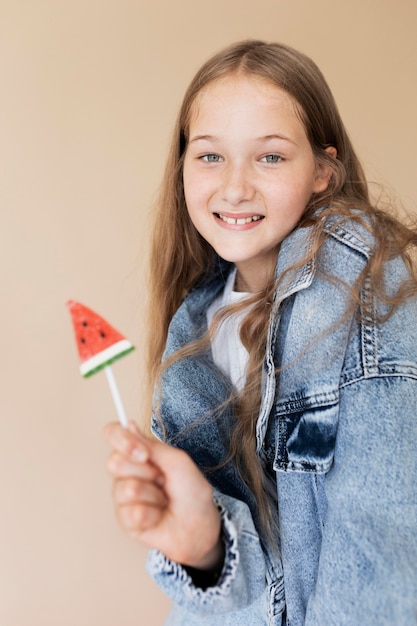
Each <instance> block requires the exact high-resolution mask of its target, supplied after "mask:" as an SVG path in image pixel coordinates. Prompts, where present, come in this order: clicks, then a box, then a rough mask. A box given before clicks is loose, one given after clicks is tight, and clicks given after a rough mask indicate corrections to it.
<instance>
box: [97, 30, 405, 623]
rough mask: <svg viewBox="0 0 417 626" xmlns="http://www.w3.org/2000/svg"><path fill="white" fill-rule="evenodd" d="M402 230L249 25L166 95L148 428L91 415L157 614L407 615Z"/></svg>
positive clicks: (313, 90) (225, 619)
mask: <svg viewBox="0 0 417 626" xmlns="http://www.w3.org/2000/svg"><path fill="white" fill-rule="evenodd" d="M416 245H417V231H416V229H415V228H414V227H411V226H405V225H404V224H402V223H401V222H400V221H398V220H397V219H396V218H394V217H393V215H391V214H389V213H388V212H385V211H382V210H380V209H378V208H377V207H375V206H374V205H373V204H372V203H371V201H370V199H369V195H368V189H367V184H366V180H365V177H364V174H363V171H362V168H361V166H360V164H359V161H358V159H357V157H356V155H355V153H354V150H353V147H352V145H351V142H350V140H349V138H348V136H347V134H346V131H345V129H344V126H343V123H342V121H341V119H340V116H339V113H338V110H337V107H336V105H335V102H334V99H333V97H332V95H331V93H330V90H329V88H328V86H327V84H326V82H325V80H324V78H323V76H322V74H321V73H320V71H319V70H318V68H317V67H316V66H315V64H314V63H313V62H312V61H311V60H310V59H308V58H307V57H305V56H304V55H303V54H301V53H299V52H297V51H295V50H293V49H291V48H289V47H288V46H284V45H281V44H266V43H263V42H258V41H247V42H241V43H238V44H236V45H233V46H231V47H229V48H227V49H226V50H224V51H222V52H220V53H219V54H217V55H216V56H215V57H213V58H212V59H210V60H209V61H208V62H207V63H206V64H205V65H204V66H203V67H202V68H201V70H200V71H199V72H198V73H197V75H196V76H195V78H194V80H193V81H192V83H191V85H190V87H189V89H188V91H187V93H186V95H185V98H184V102H183V105H182V107H181V110H180V114H179V117H178V121H177V125H176V128H175V131H174V137H173V143H172V147H171V151H170V155H169V158H168V163H167V168H166V173H165V178H164V182H163V185H162V190H161V196H160V199H159V203H158V211H157V215H156V219H155V228H154V236H153V249H152V257H151V296H152V301H151V311H150V314H151V315H150V320H151V322H150V325H149V335H150V339H149V371H150V378H151V384H152V386H153V387H154V389H155V391H154V410H153V416H152V428H153V432H154V434H155V435H156V436H157V438H158V439H159V440H157V439H153V438H148V437H145V436H144V435H143V434H142V433H141V432H140V431H139V429H138V428H137V426H136V425H135V424H133V423H131V424H130V426H129V428H128V429H126V430H124V429H122V428H120V427H119V426H117V425H115V424H112V425H109V426H108V427H107V429H106V435H107V438H108V440H109V442H110V444H111V446H112V448H113V451H112V454H111V456H110V459H109V469H110V471H111V473H112V475H113V477H114V500H115V507H116V512H117V516H118V518H119V520H120V523H121V525H122V527H123V528H124V529H125V530H126V531H127V532H128V533H129V534H131V535H132V536H133V537H135V538H136V539H137V540H139V541H140V542H142V543H143V544H145V545H146V546H148V547H149V548H151V551H150V554H149V560H148V570H149V572H150V573H151V575H152V576H153V577H154V579H155V580H156V581H157V583H158V584H159V585H160V586H161V587H162V588H163V589H164V591H165V592H166V593H167V594H168V595H169V596H170V597H171V598H172V599H173V600H174V606H173V610H172V612H171V614H170V617H169V618H168V622H167V624H171V625H183V626H193V625H196V626H197V625H198V626H203V625H205V624H207V625H212V626H217V625H221V626H234V625H243V624H244V625H246V626H258V625H259V626H261V625H265V626H266V625H276V626H282V625H286V626H302V625H305V626H313V625H314V626H330V625H332V626H343V625H349V626H350V625H351V626H357V625H358V624H362V625H369V626H374V625H375V624H378V626H383V625H384V624H387V625H388V624H389V625H394V624H396V625H399V624H404V625H406V624H415V623H417V622H416V608H417V600H416V598H417V538H416V535H417V533H416V528H417V455H416V454H415V448H416V443H417V306H416V293H417V272H416V268H415V266H414V264H413V262H412V250H413V249H415V246H416Z"/></svg>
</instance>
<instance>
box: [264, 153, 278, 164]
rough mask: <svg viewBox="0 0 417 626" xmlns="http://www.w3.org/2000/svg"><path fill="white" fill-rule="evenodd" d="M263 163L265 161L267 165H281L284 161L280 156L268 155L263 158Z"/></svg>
mask: <svg viewBox="0 0 417 626" xmlns="http://www.w3.org/2000/svg"><path fill="white" fill-rule="evenodd" d="M261 161H265V163H279V162H280V161H282V157H280V156H279V154H266V155H265V156H263V157H262V159H261Z"/></svg>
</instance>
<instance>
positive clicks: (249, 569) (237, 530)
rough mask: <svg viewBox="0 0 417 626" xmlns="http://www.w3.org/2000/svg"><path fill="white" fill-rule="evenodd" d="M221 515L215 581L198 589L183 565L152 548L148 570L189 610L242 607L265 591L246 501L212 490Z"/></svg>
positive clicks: (206, 613) (201, 612)
mask: <svg viewBox="0 0 417 626" xmlns="http://www.w3.org/2000/svg"><path fill="white" fill-rule="evenodd" d="M215 501H216V504H217V506H218V507H219V510H220V515H221V519H222V529H223V530H222V532H223V541H224V545H225V561H224V566H223V569H222V572H221V574H220V577H219V579H218V581H217V584H216V585H215V586H213V587H208V588H207V589H200V588H198V587H196V586H195V585H194V584H193V581H192V579H191V577H190V576H189V575H188V573H187V571H186V569H185V568H184V567H182V566H181V565H180V564H178V563H175V562H173V561H171V560H169V559H168V558H166V557H165V556H164V555H163V554H162V553H161V552H158V551H156V550H151V551H150V552H149V555H148V560H147V570H148V573H149V574H150V575H151V576H152V578H153V579H154V580H155V582H156V583H157V584H158V585H159V587H160V588H161V589H162V591H164V592H165V593H166V595H167V596H169V597H170V598H171V599H172V600H173V601H174V602H175V603H176V604H178V605H179V606H181V607H182V608H184V609H186V610H187V611H189V612H190V613H198V614H199V615H200V616H202V617H203V616H209V615H213V614H215V613H218V614H222V613H227V612H229V611H236V610H241V609H243V608H244V607H246V606H248V605H250V604H251V603H252V602H254V601H255V600H256V599H257V598H259V596H261V594H262V593H263V592H264V591H265V587H266V582H265V580H266V579H265V560H264V555H263V551H262V548H261V545H260V541H259V537H258V534H257V532H256V530H255V527H254V525H253V521H252V516H251V514H250V511H249V509H248V507H247V505H246V504H244V503H243V502H240V501H239V500H236V499H234V498H231V497H229V496H225V495H223V494H220V493H218V492H216V493H215Z"/></svg>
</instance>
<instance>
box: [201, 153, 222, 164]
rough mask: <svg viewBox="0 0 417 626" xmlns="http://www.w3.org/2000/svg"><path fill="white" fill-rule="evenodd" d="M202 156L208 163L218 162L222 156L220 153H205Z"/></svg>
mask: <svg viewBox="0 0 417 626" xmlns="http://www.w3.org/2000/svg"><path fill="white" fill-rule="evenodd" d="M201 158H202V160H203V161H206V162H207V163H218V162H219V161H220V160H221V157H219V155H218V154H205V155H204V156H202V157H201Z"/></svg>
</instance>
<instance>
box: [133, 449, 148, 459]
mask: <svg viewBox="0 0 417 626" xmlns="http://www.w3.org/2000/svg"><path fill="white" fill-rule="evenodd" d="M132 457H133V458H134V459H135V461H140V462H142V461H146V459H147V458H148V453H147V451H146V450H145V448H139V447H136V448H134V449H133V451H132Z"/></svg>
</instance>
